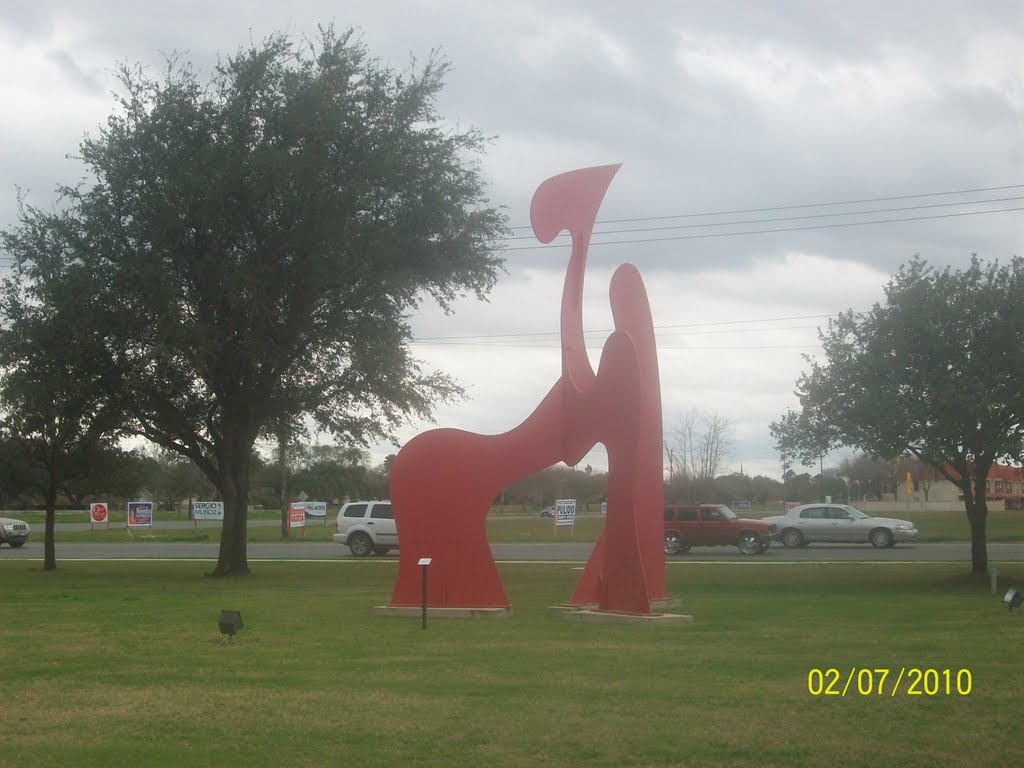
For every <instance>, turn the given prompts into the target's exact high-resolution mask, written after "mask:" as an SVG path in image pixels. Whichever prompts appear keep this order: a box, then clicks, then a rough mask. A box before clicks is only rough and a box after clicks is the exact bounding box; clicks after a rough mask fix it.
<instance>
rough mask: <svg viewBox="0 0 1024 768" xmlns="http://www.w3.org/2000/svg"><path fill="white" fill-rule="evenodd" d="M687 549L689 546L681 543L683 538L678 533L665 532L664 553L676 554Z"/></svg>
mask: <svg viewBox="0 0 1024 768" xmlns="http://www.w3.org/2000/svg"><path fill="white" fill-rule="evenodd" d="M688 549H689V547H687V546H686V545H684V544H683V540H682V539H681V538H680V537H679V534H678V533H666V534H665V554H666V555H678V554H679V553H680V552H686V551H687V550H688Z"/></svg>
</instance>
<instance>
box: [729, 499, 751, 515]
mask: <svg viewBox="0 0 1024 768" xmlns="http://www.w3.org/2000/svg"><path fill="white" fill-rule="evenodd" d="M732 511H733V512H749V511H750V502H749V501H734V502H733V503H732Z"/></svg>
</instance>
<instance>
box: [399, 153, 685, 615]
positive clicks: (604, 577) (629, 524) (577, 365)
mask: <svg viewBox="0 0 1024 768" xmlns="http://www.w3.org/2000/svg"><path fill="white" fill-rule="evenodd" d="M618 169H619V166H618V165H606V166H598V167H594V168H583V169H580V170H576V171H570V172H568V173H563V174H561V175H559V176H554V177H552V178H550V179H547V180H546V181H544V182H543V183H542V184H541V185H540V186H539V187H538V188H537V191H536V192H535V193H534V196H533V202H532V204H531V207H530V220H531V223H532V225H533V231H534V233H535V234H536V236H537V238H538V239H539V240H540V241H541V242H543V243H550V242H551V241H552V240H554V238H555V237H556V236H557V235H558V234H559V232H561V231H562V230H568V231H569V233H570V235H571V236H572V255H571V256H570V258H569V266H568V269H567V270H566V275H565V283H564V286H563V289H562V307H561V326H560V327H561V343H562V375H561V377H560V378H559V379H558V381H556V382H555V384H554V386H553V387H552V388H551V390H550V391H549V392H548V394H547V395H546V396H545V397H544V399H543V400H542V401H541V403H540V405H538V406H537V408H536V410H534V412H533V413H532V414H530V416H529V418H527V419H526V420H525V421H524V422H523V423H522V424H520V425H519V426H518V427H516V428H515V429H512V430H510V431H508V432H505V433H504V434H500V435H479V434H475V433H472V432H464V431H462V430H456V429H435V430H431V431H428V432H424V433H422V434H420V435H418V436H416V437H415V438H413V439H412V440H410V441H409V442H408V443H407V444H406V445H405V446H404V447H403V448H402V450H401V451H400V452H399V453H398V456H397V457H396V458H395V461H394V464H393V465H392V469H391V502H392V508H393V509H394V514H395V521H396V523H397V525H398V534H399V540H400V541H401V550H400V559H399V566H398V578H397V581H396V583H395V588H394V592H393V593H392V597H391V606H392V607H403V606H416V605H419V604H420V601H421V581H420V579H421V575H420V570H419V568H418V567H417V562H418V561H419V559H420V558H421V557H430V558H432V564H431V566H430V579H429V583H428V588H429V593H428V595H427V605H428V606H430V607H436V608H440V607H445V608H507V607H508V599H507V598H506V596H505V591H504V589H503V587H502V584H501V580H500V578H499V577H498V571H497V568H496V567H495V564H494V559H493V557H492V556H491V550H490V546H489V545H488V543H487V533H486V519H487V511H488V509H489V508H490V504H491V501H492V500H493V499H494V497H495V496H496V495H497V494H498V493H499V492H500V491H501V489H502V488H504V487H506V486H508V485H509V484H511V483H512V482H514V481H516V480H518V479H521V478H523V477H526V476H527V475H529V474H531V473H533V472H536V471H538V470H540V469H543V468H545V467H549V466H551V465H552V464H555V463H557V462H559V461H564V462H565V463H567V464H576V463H578V462H579V461H580V460H581V459H582V458H583V457H584V456H585V455H586V454H587V452H588V451H589V450H590V449H591V448H592V447H593V446H594V445H595V444H596V443H598V442H602V443H604V445H605V447H606V448H607V450H608V514H607V520H606V523H605V529H604V531H603V532H602V534H601V536H600V538H599V539H598V542H597V544H596V546H595V548H594V552H593V554H592V555H591V557H590V560H589V561H588V563H587V566H586V568H585V569H584V572H583V575H582V577H581V578H580V581H579V583H578V584H577V586H576V590H575V592H574V593H573V596H572V599H571V601H570V603H571V604H573V605H579V606H583V605H597V606H598V609H599V610H602V611H614V612H621V613H630V614H641V615H648V614H650V613H651V601H652V600H658V599H664V598H665V559H664V551H663V549H662V546H663V545H662V536H663V534H662V508H663V491H662V426H661V388H660V384H659V380H658V360H657V351H656V348H655V343H654V327H653V324H652V321H651V311H650V305H649V304H648V301H647V294H646V292H645V290H644V286H643V281H642V279H641V278H640V273H639V272H638V271H637V270H636V268H635V267H634V266H633V265H631V264H624V265H622V266H620V267H619V268H618V269H617V270H616V271H615V274H614V275H613V276H612V280H611V289H610V302H611V308H612V316H613V318H614V323H615V331H614V332H612V334H611V335H610V336H609V337H608V340H607V342H606V343H605V345H604V349H603V351H602V354H601V361H600V364H599V365H598V370H597V373H596V374H595V373H594V370H593V368H592V367H591V365H590V360H589V358H588V357H587V352H586V347H585V341H584V337H583V277H584V271H585V268H586V260H587V250H588V246H589V243H590V236H591V234H592V232H593V228H594V221H595V219H596V218H597V211H598V209H599V208H600V206H601V201H602V200H603V199H604V195H605V192H606V191H607V189H608V185H609V184H610V183H611V180H612V177H613V176H614V175H615V173H616V171H618Z"/></svg>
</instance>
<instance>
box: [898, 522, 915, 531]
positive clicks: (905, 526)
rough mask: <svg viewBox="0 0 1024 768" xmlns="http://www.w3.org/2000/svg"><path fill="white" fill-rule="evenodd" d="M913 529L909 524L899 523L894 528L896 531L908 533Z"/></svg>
mask: <svg viewBox="0 0 1024 768" xmlns="http://www.w3.org/2000/svg"><path fill="white" fill-rule="evenodd" d="M913 527H914V526H912V525H911V524H910V523H900V524H899V525H897V526H896V530H897V531H909V530H910V529H911V528H913Z"/></svg>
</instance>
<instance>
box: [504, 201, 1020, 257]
mask: <svg viewBox="0 0 1024 768" xmlns="http://www.w3.org/2000/svg"><path fill="white" fill-rule="evenodd" d="M1010 211H1024V206H1019V207H1015V208H996V209H993V210H990V211H964V212H961V213H940V214H935V215H932V216H908V217H904V218H898V219H877V220H874V221H844V222H838V223H835V224H813V225H810V226H806V227H779V228H776V229H755V230H746V231H743V232H707V233H704V234H700V235H677V236H674V237H646V238H640V239H638V240H600V241H596V242H595V241H591V243H590V245H591V247H593V246H595V245H634V244H636V243H660V242H666V241H669V240H701V239H705V238H710V237H736V236H739V235H765V234H771V233H774V232H803V231H806V230H811V229H836V228H838V227H863V226H867V225H869V224H895V223H899V222H904V221H926V220H930V219H953V218H958V217H961V216H980V215H982V214H987V213H1008V212H1010ZM568 246H569V244H568V243H561V244H554V245H519V246H514V247H512V248H502V249H501V251H503V252H505V251H537V250H541V249H547V248H567V247H568Z"/></svg>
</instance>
